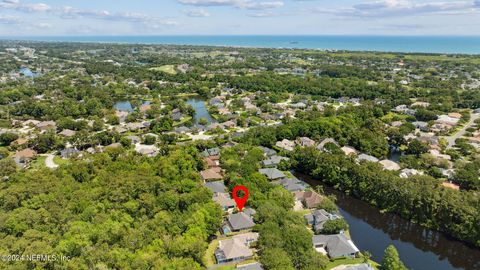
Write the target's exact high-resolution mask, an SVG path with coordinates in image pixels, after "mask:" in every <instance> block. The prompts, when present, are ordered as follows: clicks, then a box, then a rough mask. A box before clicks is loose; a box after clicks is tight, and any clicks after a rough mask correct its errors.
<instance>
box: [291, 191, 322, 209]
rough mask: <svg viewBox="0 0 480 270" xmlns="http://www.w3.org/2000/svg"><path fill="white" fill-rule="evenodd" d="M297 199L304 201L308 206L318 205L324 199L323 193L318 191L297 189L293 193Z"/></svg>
mask: <svg viewBox="0 0 480 270" xmlns="http://www.w3.org/2000/svg"><path fill="white" fill-rule="evenodd" d="M293 195H294V196H295V199H296V200H298V201H300V202H302V203H303V204H304V205H305V206H306V207H307V208H310V209H311V208H315V207H317V206H318V205H319V204H320V203H321V202H322V200H323V197H322V195H320V194H318V193H316V192H315V191H313V190H308V191H296V192H294V193H293Z"/></svg>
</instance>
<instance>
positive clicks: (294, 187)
mask: <svg viewBox="0 0 480 270" xmlns="http://www.w3.org/2000/svg"><path fill="white" fill-rule="evenodd" d="M273 183H274V184H277V185H281V186H283V187H284V188H285V189H286V190H288V191H290V192H295V191H302V190H305V189H307V187H308V184H307V183H305V182H303V181H301V180H298V179H297V178H283V179H280V180H277V181H275V182H273Z"/></svg>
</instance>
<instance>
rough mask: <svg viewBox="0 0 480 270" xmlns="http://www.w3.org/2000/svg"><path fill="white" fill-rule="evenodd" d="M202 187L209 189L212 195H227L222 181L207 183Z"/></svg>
mask: <svg viewBox="0 0 480 270" xmlns="http://www.w3.org/2000/svg"><path fill="white" fill-rule="evenodd" d="M203 185H204V186H205V187H206V188H208V189H210V190H211V191H212V192H213V193H227V187H226V186H225V184H224V183H223V181H214V182H207V183H205V184H203Z"/></svg>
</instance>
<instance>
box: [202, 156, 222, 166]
mask: <svg viewBox="0 0 480 270" xmlns="http://www.w3.org/2000/svg"><path fill="white" fill-rule="evenodd" d="M203 160H204V161H205V163H207V166H208V168H213V167H218V166H220V156H209V157H204V158H203Z"/></svg>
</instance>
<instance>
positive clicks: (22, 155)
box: [13, 148, 37, 168]
mask: <svg viewBox="0 0 480 270" xmlns="http://www.w3.org/2000/svg"><path fill="white" fill-rule="evenodd" d="M36 156H37V152H36V151H35V150H33V149H30V148H27V149H23V150H21V151H18V152H16V153H15V154H14V155H13V160H14V161H15V163H17V165H18V166H20V167H22V168H24V167H25V166H26V165H27V164H28V162H30V161H31V160H32V159H34V158H35V157H36Z"/></svg>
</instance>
